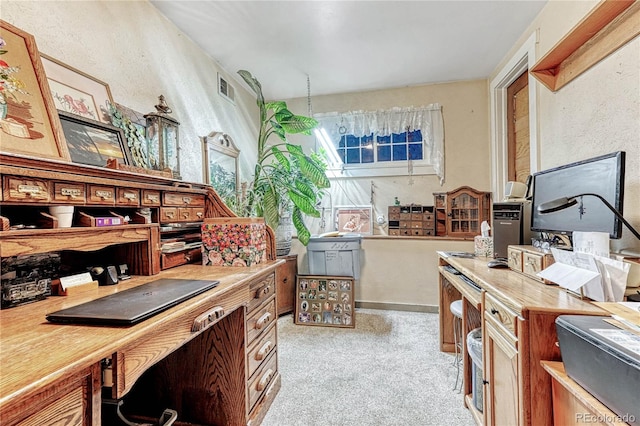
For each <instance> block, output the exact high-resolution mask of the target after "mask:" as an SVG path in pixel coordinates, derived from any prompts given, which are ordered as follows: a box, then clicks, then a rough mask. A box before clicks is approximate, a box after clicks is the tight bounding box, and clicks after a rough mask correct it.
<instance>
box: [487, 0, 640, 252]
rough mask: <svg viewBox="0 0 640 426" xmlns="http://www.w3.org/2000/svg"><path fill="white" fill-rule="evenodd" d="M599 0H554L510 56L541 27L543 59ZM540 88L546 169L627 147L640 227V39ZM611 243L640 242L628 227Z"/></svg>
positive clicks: (630, 198)
mask: <svg viewBox="0 0 640 426" xmlns="http://www.w3.org/2000/svg"><path fill="white" fill-rule="evenodd" d="M597 3H598V2H597V1H591V0H590V1H580V2H567V1H558V0H552V1H550V2H549V3H548V4H547V6H545V8H544V9H543V10H542V11H541V13H540V15H539V16H538V17H537V18H536V20H535V21H534V22H533V23H532V24H531V25H530V26H529V28H528V29H527V30H526V31H525V32H524V33H523V36H522V37H521V39H520V42H518V43H517V44H516V45H514V47H513V49H512V53H511V54H510V55H512V54H513V52H515V51H516V50H517V49H518V48H519V47H520V45H521V44H522V41H524V40H526V39H527V38H528V37H529V35H530V34H531V33H533V32H537V33H538V40H539V43H538V46H537V55H538V57H539V58H541V57H542V56H544V55H545V54H546V53H547V52H548V51H549V50H550V49H552V48H553V46H554V45H555V44H556V43H557V42H558V41H560V40H561V39H562V38H563V37H564V36H565V34H566V33H567V32H569V31H570V30H571V29H572V28H573V27H574V26H575V25H576V24H577V23H578V22H580V20H581V19H583V17H584V16H585V15H586V14H587V13H589V12H590V11H591V9H592V8H593V6H595V5H596V4H597ZM510 55H507V56H506V58H505V60H504V62H506V61H507V60H508V58H509V57H510ZM500 69H501V67H498V68H497V69H496V71H495V73H494V76H495V74H498V72H499V70H500ZM537 90H538V131H539V141H540V165H541V169H542V170H544V169H548V168H551V167H556V166H560V165H563V164H567V163H571V162H574V161H580V160H584V159H588V158H593V157H597V156H599V155H603V154H608V153H610V152H614V151H625V152H626V175H625V187H624V192H625V197H624V216H625V218H626V219H627V220H628V221H629V222H630V223H631V224H632V225H633V226H634V227H635V228H636V229H640V38H638V37H636V38H635V39H634V40H632V41H630V42H629V43H627V44H626V45H624V46H623V47H621V48H620V49H618V50H617V51H615V52H614V53H612V54H611V55H609V56H608V57H606V58H605V59H603V60H602V61H600V62H599V63H597V64H596V65H595V66H593V67H592V68H590V69H589V70H587V71H586V72H585V73H583V74H582V75H580V76H579V77H578V78H576V79H575V80H573V81H572V82H570V83H569V84H567V85H566V86H564V87H563V88H561V89H560V90H558V91H556V92H552V91H550V90H548V89H547V88H546V87H544V86H543V85H541V84H538V88H537ZM611 247H612V249H613V250H621V249H625V248H626V249H632V250H635V251H636V252H640V241H638V240H637V239H636V238H635V237H634V236H633V235H632V234H631V233H630V232H629V231H628V230H626V228H624V227H623V237H622V239H620V240H612V242H611Z"/></svg>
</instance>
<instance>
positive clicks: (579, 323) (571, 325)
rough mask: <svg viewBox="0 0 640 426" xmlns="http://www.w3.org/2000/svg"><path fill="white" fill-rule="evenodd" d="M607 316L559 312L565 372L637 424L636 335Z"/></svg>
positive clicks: (639, 358)
mask: <svg viewBox="0 0 640 426" xmlns="http://www.w3.org/2000/svg"><path fill="white" fill-rule="evenodd" d="M608 319H610V318H608V317H601V316H590V315H560V316H558V318H556V321H555V322H556V331H557V334H558V342H559V344H560V354H561V355H562V362H563V364H564V368H565V370H566V372H567V375H568V376H569V377H571V378H572V379H573V380H575V381H576V382H577V383H578V384H579V385H580V386H582V387H583V388H584V389H585V390H586V391H587V392H589V393H590V394H591V395H593V396H594V397H596V398H597V399H598V400H599V401H600V402H602V403H603V404H604V405H606V406H607V407H609V409H610V410H611V411H613V412H614V413H616V414H617V415H618V416H620V420H622V422H627V423H629V424H631V425H636V426H639V425H640V393H639V391H638V383H640V354H638V352H637V351H634V350H633V347H634V346H636V347H637V344H638V342H640V336H639V335H638V334H637V333H634V332H632V331H629V330H625V329H620V328H618V327H616V326H614V325H612V324H610V323H609V322H608V321H607V320H608Z"/></svg>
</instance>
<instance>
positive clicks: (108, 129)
mask: <svg viewBox="0 0 640 426" xmlns="http://www.w3.org/2000/svg"><path fill="white" fill-rule="evenodd" d="M58 114H59V116H60V122H61V123H62V131H63V133H64V137H65V139H66V141H67V148H68V150H69V154H70V156H71V161H73V162H74V163H80V164H88V165H92V166H99V167H105V166H106V165H107V159H109V158H115V159H116V160H117V161H118V163H120V164H126V165H129V164H131V158H130V154H129V150H128V147H127V142H126V139H125V136H124V132H123V131H122V129H120V128H118V127H115V126H112V125H111V124H105V123H101V122H99V121H96V120H89V119H87V118H82V117H80V116H78V115H75V114H71V113H68V112H65V111H58Z"/></svg>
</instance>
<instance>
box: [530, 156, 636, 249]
mask: <svg viewBox="0 0 640 426" xmlns="http://www.w3.org/2000/svg"><path fill="white" fill-rule="evenodd" d="M624 172H625V153H624V151H617V152H613V153H611V154H606V155H602V156H600V157H595V158H591V159H588V160H584V161H579V162H576V163H571V164H566V165H564V166H560V167H556V168H553V169H548V170H543V171H541V172H538V173H534V174H533V181H532V184H533V198H532V204H533V206H532V209H531V229H532V230H533V231H540V232H550V233H554V234H568V235H570V234H571V233H572V232H573V231H584V232H606V233H608V234H609V236H610V237H611V238H620V237H621V236H622V222H621V221H620V220H619V219H618V218H617V217H616V216H615V215H614V214H613V212H612V211H611V210H609V208H607V206H606V205H605V204H604V203H603V202H602V201H601V200H599V199H598V198H597V197H593V196H583V197H578V203H577V205H575V206H573V207H571V208H567V209H564V210H562V211H556V212H552V213H540V212H539V211H538V206H540V205H542V204H545V203H549V202H551V201H554V200H557V199H561V198H563V197H573V196H576V195H579V194H585V193H594V194H598V195H599V196H601V197H602V198H604V199H605V200H607V202H608V203H609V204H611V206H613V207H614V208H615V209H616V210H617V211H619V212H620V214H622V213H623V209H622V205H623V201H624Z"/></svg>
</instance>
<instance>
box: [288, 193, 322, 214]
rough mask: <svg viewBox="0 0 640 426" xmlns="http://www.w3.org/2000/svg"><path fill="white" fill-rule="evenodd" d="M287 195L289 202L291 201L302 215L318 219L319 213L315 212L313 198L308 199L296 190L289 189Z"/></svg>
mask: <svg viewBox="0 0 640 426" xmlns="http://www.w3.org/2000/svg"><path fill="white" fill-rule="evenodd" d="M288 194H289V198H291V201H293V204H294V205H295V206H296V207H297V208H299V209H300V210H301V211H302V213H304V214H306V215H309V216H312V217H320V212H319V211H318V210H316V206H315V205H314V203H313V202H314V201H315V197H313V198H309V197H307V196H306V195H305V194H303V193H302V192H300V191H297V190H296V189H290V190H289V191H288Z"/></svg>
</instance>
